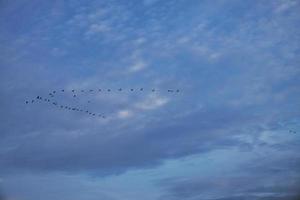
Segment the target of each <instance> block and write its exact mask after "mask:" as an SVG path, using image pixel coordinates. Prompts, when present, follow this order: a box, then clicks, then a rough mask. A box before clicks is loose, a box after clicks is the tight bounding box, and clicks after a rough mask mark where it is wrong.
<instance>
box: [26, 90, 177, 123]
mask: <svg viewBox="0 0 300 200" xmlns="http://www.w3.org/2000/svg"><path fill="white" fill-rule="evenodd" d="M69 91H70V92H71V94H72V97H73V98H76V97H77V96H78V94H80V93H83V94H84V93H91V94H93V93H96V92H97V93H99V92H108V93H111V92H113V90H112V89H96V90H94V89H89V90H84V89H80V90H75V89H72V90H65V89H61V90H53V91H51V92H49V94H48V96H49V97H47V98H46V97H42V96H37V97H36V98H35V99H32V100H26V101H25V104H29V103H36V102H46V103H49V104H51V105H53V106H55V107H57V108H59V109H61V110H68V111H76V112H81V113H85V114H88V115H90V116H93V117H99V118H103V119H105V118H106V116H105V115H103V114H99V113H95V112H91V111H89V110H87V109H82V108H77V107H72V106H68V105H62V104H59V103H57V101H55V100H54V97H55V96H56V94H59V93H68V92H69ZM115 91H116V92H122V91H126V89H123V88H118V89H117V90H115ZM127 91H128V90H127ZM129 91H130V92H134V91H137V92H138V91H139V92H143V91H147V90H145V89H144V88H138V89H136V88H130V89H129ZM149 91H150V92H152V93H153V92H157V90H156V89H155V88H151V89H149ZM166 91H167V92H168V93H179V92H180V90H179V89H168V90H166ZM87 103H91V101H90V100H88V101H87Z"/></svg>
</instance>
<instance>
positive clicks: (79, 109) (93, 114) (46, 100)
mask: <svg viewBox="0 0 300 200" xmlns="http://www.w3.org/2000/svg"><path fill="white" fill-rule="evenodd" d="M35 102H46V103H49V104H52V105H53V106H55V107H57V108H60V109H64V110H69V111H77V112H81V113H85V114H88V115H91V116H95V117H96V116H97V117H99V118H103V119H105V118H106V116H105V115H103V114H99V113H94V112H91V111H89V110H86V109H82V108H78V107H72V106H68V105H62V104H59V103H57V102H56V101H52V100H51V99H49V98H44V97H41V96H37V97H36V99H35V100H34V99H32V100H31V101H25V103H26V104H29V103H35Z"/></svg>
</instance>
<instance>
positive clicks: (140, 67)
mask: <svg viewBox="0 0 300 200" xmlns="http://www.w3.org/2000/svg"><path fill="white" fill-rule="evenodd" d="M146 67H147V64H146V63H145V61H144V60H142V59H139V60H137V61H136V62H135V63H134V64H133V65H132V66H131V67H130V68H129V72H138V71H141V70H143V69H145V68H146Z"/></svg>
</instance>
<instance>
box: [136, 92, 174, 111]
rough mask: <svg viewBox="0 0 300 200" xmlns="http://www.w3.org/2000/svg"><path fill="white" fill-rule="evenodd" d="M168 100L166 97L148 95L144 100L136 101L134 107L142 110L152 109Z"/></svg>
mask: <svg viewBox="0 0 300 200" xmlns="http://www.w3.org/2000/svg"><path fill="white" fill-rule="evenodd" d="M168 102H169V99H168V98H166V97H160V96H156V95H149V96H148V98H146V99H145V100H144V101H142V102H138V103H136V104H135V107H136V108H139V109H143V110H153V109H157V108H159V107H161V106H164V105H166V104H167V103H168Z"/></svg>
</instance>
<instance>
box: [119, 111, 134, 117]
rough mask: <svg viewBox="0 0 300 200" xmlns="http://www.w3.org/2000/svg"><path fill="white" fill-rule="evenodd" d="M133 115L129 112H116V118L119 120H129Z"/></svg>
mask: <svg viewBox="0 0 300 200" xmlns="http://www.w3.org/2000/svg"><path fill="white" fill-rule="evenodd" d="M132 115H133V113H132V111H130V110H121V111H119V112H118V114H117V116H118V118H121V119H126V118H129V117H131V116H132Z"/></svg>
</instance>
